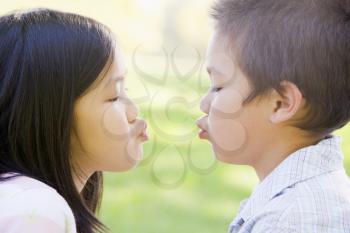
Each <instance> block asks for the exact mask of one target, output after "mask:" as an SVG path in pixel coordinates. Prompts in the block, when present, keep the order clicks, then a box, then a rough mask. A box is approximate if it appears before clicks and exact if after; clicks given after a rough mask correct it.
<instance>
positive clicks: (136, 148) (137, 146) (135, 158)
mask: <svg viewBox="0 0 350 233" xmlns="http://www.w3.org/2000/svg"><path fill="white" fill-rule="evenodd" d="M142 155H143V146H142V142H140V140H134V141H132V142H129V143H128V145H127V155H126V156H128V159H129V160H131V162H133V163H134V164H137V163H138V162H139V161H141V160H142Z"/></svg>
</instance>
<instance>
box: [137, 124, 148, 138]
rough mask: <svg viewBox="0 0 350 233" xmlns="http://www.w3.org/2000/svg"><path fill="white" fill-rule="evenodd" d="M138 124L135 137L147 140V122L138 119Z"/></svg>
mask: <svg viewBox="0 0 350 233" xmlns="http://www.w3.org/2000/svg"><path fill="white" fill-rule="evenodd" d="M137 125H138V127H137V128H138V132H137V134H136V135H137V137H138V138H140V139H141V140H142V141H147V140H148V134H147V123H146V121H144V120H138V122H137Z"/></svg>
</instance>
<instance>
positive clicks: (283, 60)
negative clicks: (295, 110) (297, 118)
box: [212, 0, 350, 134]
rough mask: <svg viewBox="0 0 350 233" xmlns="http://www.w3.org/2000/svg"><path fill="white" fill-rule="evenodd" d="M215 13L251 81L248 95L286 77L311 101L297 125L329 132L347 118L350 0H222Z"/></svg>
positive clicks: (277, 86) (277, 87)
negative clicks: (250, 91)
mask: <svg viewBox="0 0 350 233" xmlns="http://www.w3.org/2000/svg"><path fill="white" fill-rule="evenodd" d="M212 16H213V18H214V19H215V22H216V28H217V30H218V32H219V33H221V34H223V35H225V36H228V37H229V39H230V42H232V43H231V45H232V46H233V52H234V53H235V54H234V55H235V57H236V60H237V62H238V65H239V67H240V69H241V70H242V71H243V73H244V74H245V75H246V76H247V77H248V79H249V81H250V83H251V84H252V88H253V92H252V93H251V95H250V96H249V97H248V99H247V101H250V100H252V99H254V98H255V97H257V96H261V95H262V94H265V93H268V91H269V90H271V89H275V90H277V91H278V92H280V93H283V90H282V88H281V86H280V83H281V81H283V80H287V81H289V82H292V83H294V84H295V85H297V86H298V88H299V89H300V91H301V92H302V94H303V97H304V98H305V99H306V102H307V109H308V111H307V115H306V116H305V118H304V119H303V120H302V121H301V122H298V124H297V126H298V127H299V128H302V129H304V130H307V131H310V132H315V133H322V134H324V133H325V134H328V133H330V132H332V131H334V130H335V129H338V128H341V127H342V126H344V125H345V124H346V123H347V122H348V121H349V118H350V0H263V1H261V0H219V1H218V2H217V3H216V4H215V5H214V7H213V13H212Z"/></svg>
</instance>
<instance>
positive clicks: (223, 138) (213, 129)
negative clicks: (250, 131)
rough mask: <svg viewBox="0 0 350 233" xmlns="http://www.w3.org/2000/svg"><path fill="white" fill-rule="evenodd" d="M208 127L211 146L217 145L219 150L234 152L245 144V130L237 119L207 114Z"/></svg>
mask: <svg viewBox="0 0 350 233" xmlns="http://www.w3.org/2000/svg"><path fill="white" fill-rule="evenodd" d="M208 128H209V134H210V140H211V142H212V143H213V146H214V147H218V148H219V149H220V150H221V151H224V152H227V153H230V152H234V151H237V150H239V149H241V147H242V146H243V145H244V144H245V141H246V131H245V128H244V126H243V125H242V124H241V123H240V122H239V121H237V120H234V119H222V118H220V117H217V116H215V115H209V118H208Z"/></svg>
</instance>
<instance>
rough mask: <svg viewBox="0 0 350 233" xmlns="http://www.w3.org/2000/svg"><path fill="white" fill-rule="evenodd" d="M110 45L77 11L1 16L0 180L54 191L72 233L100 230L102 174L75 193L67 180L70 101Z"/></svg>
mask: <svg viewBox="0 0 350 233" xmlns="http://www.w3.org/2000/svg"><path fill="white" fill-rule="evenodd" d="M114 46H115V41H114V36H113V34H112V33H111V32H110V30H109V29H108V28H106V27H105V26H103V25H102V24H100V23H98V22H96V21H95V20H93V19H90V18H87V17H83V16H79V15H76V14H71V13H63V12H58V11H53V10H48V9H35V10H31V11H27V12H15V13H11V14H8V15H6V16H2V17H0V177H1V175H2V174H4V173H8V172H15V173H20V174H23V175H26V176H29V177H32V178H35V179H38V180H40V181H42V182H44V183H46V184H47V185H49V186H51V187H53V188H54V189H56V190H57V191H58V192H59V193H60V194H61V195H62V196H63V197H64V198H65V200H66V201H67V202H68V204H69V206H70V207H71V209H72V211H73V213H74V216H75V220H76V224H77V231H78V232H79V233H90V232H96V231H98V232H103V231H104V230H106V229H107V228H106V227H105V226H104V225H103V224H102V223H101V222H100V221H99V220H98V219H97V218H96V216H95V214H96V213H97V211H98V209H99V207H100V202H101V195H102V173H101V172H95V173H94V174H93V175H92V176H91V177H90V178H89V180H88V181H87V183H86V185H85V186H84V189H83V190H82V192H81V193H79V192H78V190H77V188H76V187H75V184H74V181H73V170H72V161H71V157H70V156H71V153H70V139H71V131H72V127H73V125H74V115H73V113H74V103H75V101H76V100H77V99H78V98H79V97H81V96H82V95H83V94H84V93H85V91H86V90H87V89H88V88H89V87H90V86H91V85H92V84H93V83H94V81H95V80H96V79H97V77H98V76H99V74H100V73H101V71H102V70H103V69H104V67H105V66H106V64H107V63H108V61H109V59H110V57H113V53H114ZM4 179H5V178H4V177H3V178H0V181H1V180H4Z"/></svg>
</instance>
